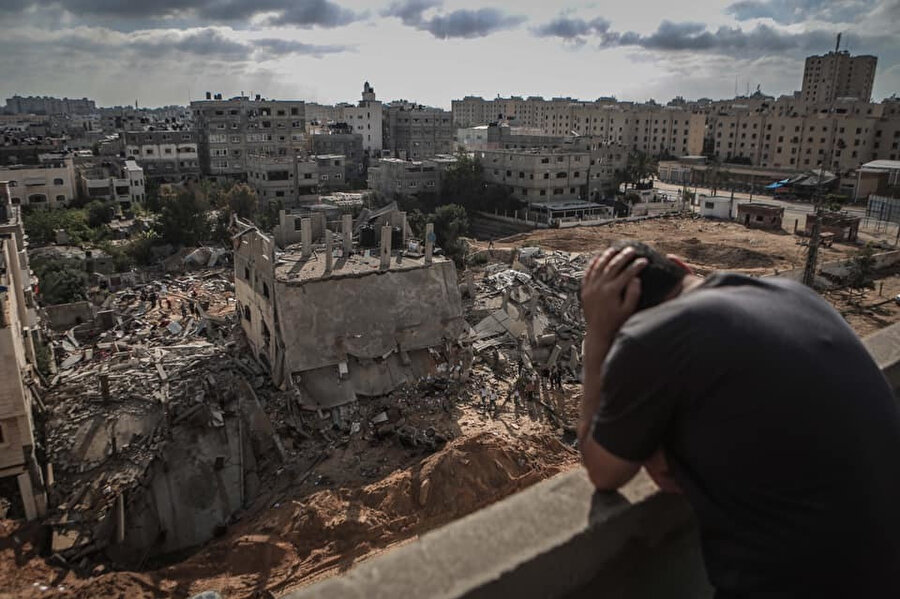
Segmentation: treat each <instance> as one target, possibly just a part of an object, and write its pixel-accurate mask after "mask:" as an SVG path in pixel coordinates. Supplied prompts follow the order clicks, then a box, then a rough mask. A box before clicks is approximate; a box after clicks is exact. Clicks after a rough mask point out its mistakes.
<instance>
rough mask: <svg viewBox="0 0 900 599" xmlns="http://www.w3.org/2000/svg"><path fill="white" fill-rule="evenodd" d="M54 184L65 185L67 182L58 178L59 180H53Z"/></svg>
mask: <svg viewBox="0 0 900 599" xmlns="http://www.w3.org/2000/svg"><path fill="white" fill-rule="evenodd" d="M53 184H54V185H64V184H65V182H64V181H63V180H62V179H58V178H57V179H54V180H53Z"/></svg>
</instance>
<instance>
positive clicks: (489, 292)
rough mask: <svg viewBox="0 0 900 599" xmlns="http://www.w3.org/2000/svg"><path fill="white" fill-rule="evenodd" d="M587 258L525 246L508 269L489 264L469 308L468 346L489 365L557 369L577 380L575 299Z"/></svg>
mask: <svg viewBox="0 0 900 599" xmlns="http://www.w3.org/2000/svg"><path fill="white" fill-rule="evenodd" d="M587 260H588V258H587V256H585V255H582V254H569V253H566V252H549V253H545V252H543V251H542V250H540V248H525V249H524V250H523V251H520V252H519V253H518V255H513V256H512V257H511V262H512V267H511V266H509V265H503V264H491V265H488V266H487V267H486V268H485V269H484V277H483V278H482V280H481V282H480V284H479V285H478V286H477V293H476V296H475V297H474V298H473V304H472V307H471V309H470V310H469V319H470V324H471V325H472V331H471V339H470V340H471V342H472V348H473V350H474V351H475V352H476V354H479V355H482V356H484V355H486V353H487V352H490V353H491V355H490V356H488V358H489V359H490V360H491V362H492V363H494V364H498V365H508V364H510V363H517V364H519V368H520V369H521V368H525V369H528V370H532V369H541V370H545V371H547V372H549V371H550V370H554V369H559V370H561V371H563V372H566V373H567V374H568V375H569V376H571V377H572V378H573V379H576V380H578V379H579V378H580V369H581V358H580V347H581V339H582V337H583V336H584V321H583V319H582V315H581V307H580V304H579V300H578V291H579V289H580V281H581V277H582V274H583V271H584V267H585V266H586V264H587Z"/></svg>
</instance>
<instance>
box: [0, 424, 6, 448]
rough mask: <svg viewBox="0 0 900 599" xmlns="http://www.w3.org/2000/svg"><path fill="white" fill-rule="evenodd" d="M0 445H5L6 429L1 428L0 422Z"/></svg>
mask: <svg viewBox="0 0 900 599" xmlns="http://www.w3.org/2000/svg"><path fill="white" fill-rule="evenodd" d="M0 445H6V431H5V430H3V424H0Z"/></svg>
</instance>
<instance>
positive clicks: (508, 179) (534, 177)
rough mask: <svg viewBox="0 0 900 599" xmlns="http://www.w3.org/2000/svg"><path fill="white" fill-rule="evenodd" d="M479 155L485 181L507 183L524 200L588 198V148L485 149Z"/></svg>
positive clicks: (477, 153) (541, 200)
mask: <svg viewBox="0 0 900 599" xmlns="http://www.w3.org/2000/svg"><path fill="white" fill-rule="evenodd" d="M476 156H477V158H478V160H480V161H481V164H482V166H483V168H484V178H485V180H486V181H488V182H490V183H495V184H499V185H505V186H506V187H508V188H509V189H510V191H511V192H512V196H513V197H514V198H516V199H518V200H521V201H523V202H527V203H529V204H531V203H547V202H571V201H576V200H584V199H586V198H587V194H588V181H589V179H588V177H589V171H590V163H591V157H590V154H589V153H588V152H586V151H582V152H579V151H561V150H539V149H534V150H483V151H481V152H476Z"/></svg>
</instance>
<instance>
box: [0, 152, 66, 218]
mask: <svg viewBox="0 0 900 599" xmlns="http://www.w3.org/2000/svg"><path fill="white" fill-rule="evenodd" d="M0 181H7V182H8V186H9V201H10V204H11V205H13V206H32V207H35V208H57V207H64V206H67V205H68V204H69V202H71V201H72V200H74V199H75V198H76V197H77V191H76V175H75V167H74V164H73V159H72V156H71V155H67V154H41V155H40V157H39V160H38V163H37V164H21V165H12V166H10V165H7V166H0Z"/></svg>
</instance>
